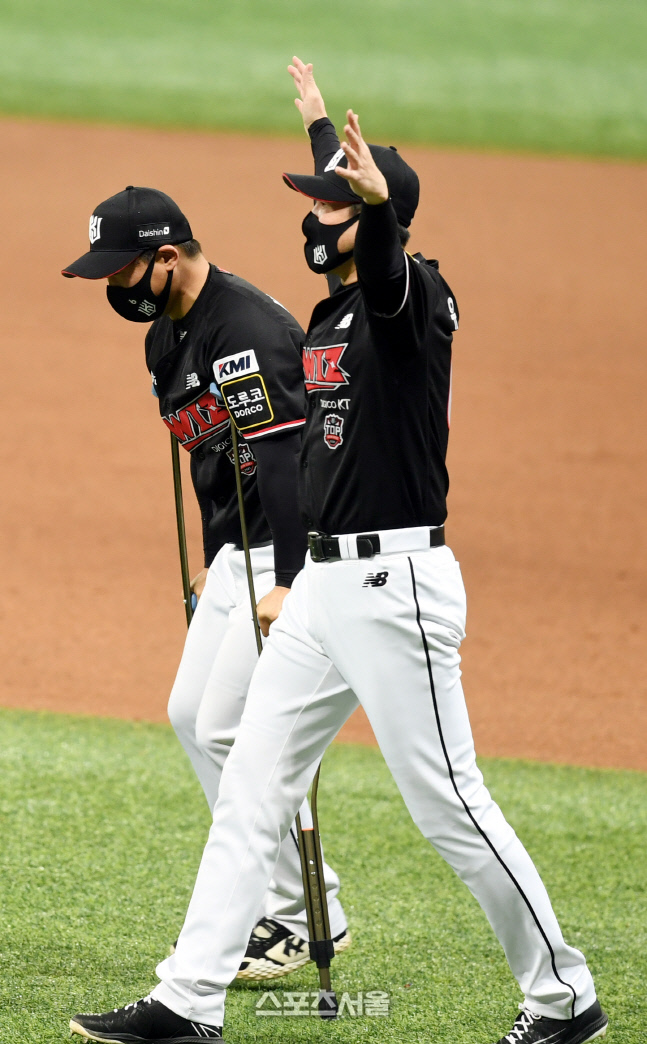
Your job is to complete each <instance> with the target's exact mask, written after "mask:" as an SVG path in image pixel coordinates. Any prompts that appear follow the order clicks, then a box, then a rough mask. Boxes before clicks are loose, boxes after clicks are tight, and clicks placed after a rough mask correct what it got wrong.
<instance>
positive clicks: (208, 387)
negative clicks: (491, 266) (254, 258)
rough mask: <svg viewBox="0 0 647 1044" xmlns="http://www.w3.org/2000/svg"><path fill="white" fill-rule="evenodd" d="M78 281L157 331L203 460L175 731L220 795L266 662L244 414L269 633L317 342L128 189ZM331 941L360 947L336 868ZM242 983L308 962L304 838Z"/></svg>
mask: <svg viewBox="0 0 647 1044" xmlns="http://www.w3.org/2000/svg"><path fill="white" fill-rule="evenodd" d="M63 274H64V275H78V276H82V277H85V278H90V279H99V278H102V277H107V280H108V289H107V294H108V300H109V301H110V304H111V305H112V306H113V307H114V308H115V309H116V311H117V312H119V314H120V315H123V316H124V317H125V318H127V319H132V320H134V321H137V322H151V321H152V326H151V327H150V329H149V331H148V332H147V335H146V363H147V366H148V369H149V370H150V373H151V378H152V390H153V394H154V395H156V396H157V398H158V401H159V408H160V413H161V415H162V419H163V421H164V423H165V424H166V425H167V426H168V427H169V428H170V430H171V432H172V433H173V435H174V436H175V437H176V438H177V439H178V441H179V443H180V445H181V446H182V447H183V448H184V449H186V450H187V451H188V452H189V453H190V455H191V476H192V479H193V485H194V488H195V492H196V495H197V498H198V501H199V504H200V510H201V516H202V526H203V543H204V569H203V570H202V571H201V572H200V573H199V574H198V576H197V577H196V578H195V580H194V581H193V584H192V586H193V590H194V592H195V594H196V595H197V596H199V601H198V605H197V608H196V612H195V614H194V616H193V619H192V621H191V626H190V628H189V632H188V635H187V639H186V644H185V648H184V653H183V656H182V661H181V663H180V667H179V670H178V674H177V678H176V680H175V684H174V686H173V691H172V693H171V698H170V701H169V717H170V719H171V722H172V724H173V727H174V729H175V731H176V733H177V735H178V737H179V739H180V742H181V743H182V745H183V747H184V749H185V750H186V752H187V754H188V755H189V757H190V759H191V762H192V764H193V767H194V769H195V772H196V774H197V776H198V779H199V780H200V783H201V784H202V787H203V789H204V792H205V795H206V798H207V801H208V803H209V808H210V809H213V807H214V805H215V803H216V799H217V796H218V787H219V783H220V775H221V772H222V766H223V764H224V761H225V758H226V757H227V755H228V753H229V750H230V749H231V746H232V744H233V742H234V739H235V736H236V730H237V728H238V724H239V722H240V717H241V714H242V710H243V707H244V704H245V698H246V695H247V688H248V686H249V680H250V678H251V675H252V671H253V669H254V667H255V666H256V663H257V661H258V654H257V651H256V644H255V639H254V633H253V624H252V616H251V611H250V601H249V590H248V584H247V577H246V572H245V562H244V554H243V551H242V544H241V539H242V538H241V526H240V519H239V511H238V503H237V495H236V481H235V469H234V463H233V460H234V458H233V449H232V438H231V420H230V418H231V416H233V418H234V420H235V423H236V427H237V429H238V431H239V432H240V434H241V436H243V438H240V439H239V459H240V468H241V475H242V484H243V495H244V503H245V514H246V522H247V532H248V538H249V542H250V545H251V559H252V568H253V573H254V583H255V591H256V594H257V596H260V601H259V604H258V614H259V621H260V624H261V627H262V629H263V631H264V633H265V634H267V632H268V629H269V626H270V624H271V623H272V622H273V621H274V620H275V619H276V617H277V616H278V613H279V611H280V608H281V604H282V601H283V598H284V597H285V595H286V594H287V592H288V590H289V588H290V586H291V584H292V581H293V580H294V577H295V576H296V574H297V573H298V572H299V570H300V569H301V568H302V566H303V561H304V558H305V552H306V533H305V529H304V528H303V525H302V523H301V520H300V519H299V514H298V508H297V475H298V470H299V469H298V457H299V449H300V443H301V432H302V429H303V425H304V422H305V397H304V392H303V370H302V364H301V349H302V345H303V336H304V335H303V330H302V329H301V327H300V326H299V324H298V323H297V322H296V320H295V319H294V318H293V317H292V316H291V315H290V313H289V312H287V311H286V309H285V308H283V307H282V306H281V305H280V304H279V303H278V302H277V301H275V300H273V299H272V298H271V297H268V295H267V294H264V293H262V292H261V291H260V290H258V289H257V288H256V287H254V286H252V285H251V284H250V283H247V282H245V280H244V279H240V278H239V277H238V276H235V275H232V273H231V272H226V271H223V270H222V269H220V268H218V267H216V265H213V264H209V262H208V261H207V260H206V258H205V257H204V256H203V254H202V252H201V249H200V245H199V243H198V242H197V241H196V240H194V239H193V237H192V233H191V229H190V227H189V223H188V221H187V219H186V218H185V216H184V215H183V214H182V212H181V211H180V210H179V208H178V207H177V205H176V204H175V203H174V202H173V200H171V199H170V198H169V197H168V196H167V195H165V194H164V193H163V192H159V191H157V190H154V189H148V188H137V187H133V186H129V187H128V188H127V189H125V190H124V191H123V192H119V193H117V195H116V196H112V197H111V198H110V199H108V200H106V201H104V202H103V203H101V204H100V205H99V206H98V207H97V208H96V210H95V212H94V213H93V215H92V217H91V219H90V250H89V252H88V253H87V254H85V255H84V256H83V257H82V258H80V259H79V260H78V261H76V262H75V263H74V264H72V265H70V266H69V268H67V269H65V270H64V273H63ZM324 874H325V880H326V886H327V894H328V900H329V913H330V920H331V932H332V935H333V937H336V948H337V950H341V949H345V948H346V947H347V946H348V943H349V936H348V933H347V932H346V920H345V916H344V913H343V910H342V908H341V905H340V903H339V900H338V899H337V898H336V896H337V892H338V890H339V881H338V879H337V877H336V875H335V874H334V873H333V871H332V870H331V869H330V868H329V867H326V868H325V871H324ZM259 908H260V909H261V911H262V916H261V917H260V919H259V921H258V923H257V924H256V927H255V929H254V932H253V933H252V936H251V939H250V944H249V947H248V952H247V953H246V955H245V957H244V959H243V961H242V962H241V967H240V969H239V972H238V976H239V977H240V978H245V979H271V978H275V977H279V976H282V975H285V974H286V973H288V972H290V971H293V970H294V969H295V968H298V967H301V966H302V965H303V964H305V963H307V961H308V960H309V953H308V943H307V939H308V929H307V922H306V913H305V908H304V898H303V882H302V874H301V863H300V859H299V853H298V847H297V844H296V834H295V831H291V832H290V834H289V835H288V836H287V838H286V839H285V841H284V843H283V845H282V848H281V856H280V858H279V860H278V863H277V867H276V871H275V874H274V877H273V880H272V882H271V884H270V886H269V889H268V892H267V895H266V897H265V900H264V903H262V904H259Z"/></svg>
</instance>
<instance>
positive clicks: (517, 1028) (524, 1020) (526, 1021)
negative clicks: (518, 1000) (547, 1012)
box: [503, 1009, 541, 1044]
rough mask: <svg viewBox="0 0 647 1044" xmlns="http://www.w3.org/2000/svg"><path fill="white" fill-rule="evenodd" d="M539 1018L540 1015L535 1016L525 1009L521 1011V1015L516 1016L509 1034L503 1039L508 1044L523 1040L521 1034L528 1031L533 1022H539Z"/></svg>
mask: <svg viewBox="0 0 647 1044" xmlns="http://www.w3.org/2000/svg"><path fill="white" fill-rule="evenodd" d="M540 1018H541V1015H535V1014H534V1012H532V1011H528V1010H527V1009H526V1010H524V1011H522V1012H521V1015H518V1016H517V1018H516V1019H515V1023H514V1026H513V1027H512V1029H511V1030H510V1032H509V1033H507V1034H506V1035H505V1037H504V1038H503V1039H504V1040H507V1041H509V1044H516V1041H519V1040H523V1036H522V1034H524V1033H525V1032H526V1030H528V1029H530V1027H531V1026H532V1024H533V1022H539V1020H540Z"/></svg>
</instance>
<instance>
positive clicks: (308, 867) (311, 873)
mask: <svg viewBox="0 0 647 1044" xmlns="http://www.w3.org/2000/svg"><path fill="white" fill-rule="evenodd" d="M230 419H231V441H232V449H233V454H234V469H235V472H236V492H237V494H238V513H239V515H240V530H241V534H242V540H243V553H244V555H245V570H246V572H247V584H248V587H249V597H250V602H251V606H252V620H253V621H254V634H255V635H256V647H257V649H258V655H259V656H260V655H261V652H262V651H263V640H262V638H261V629H260V626H259V623H258V613H257V612H256V594H255V592H254V574H253V573H252V560H251V555H250V553H249V540H248V537H247V523H246V521H245V504H244V500H243V483H242V478H241V473H240V459H239V457H238V432H237V430H236V425H235V423H234V419H233V417H231V418H230ZM320 769H321V765H319V767H318V768H317V771H316V773H315V777H314V779H313V781H312V794H311V798H310V806H311V809H312V816H311V817H309V819H308V822H306V823H305V824H304V823H303V822H302V819H301V816H300V814H299V813H298V812H297V817H296V824H297V837H298V842H299V856H300V859H301V874H302V876H303V894H304V898H305V907H306V917H307V919H308V935H309V937H310V943H309V948H310V959H311V960H313V961H314V962H315V964H316V965H317V969H318V971H319V985H320V987H321V988H320V990H319V1009H318V1010H319V1015H320V1016H321V1018H322V1019H334V1018H336V1016H337V997H336V996H335V993H334V990H333V988H332V985H331V981H330V962H331V960H332V958H333V957H334V956H335V945H334V943H333V941H332V939H331V936H330V923H329V919H328V899H327V896H326V886H325V882H324V876H323V857H322V853H321V838H320V836H319V821H318V818H317V790H318V787H319V772H320ZM304 818H305V817H304Z"/></svg>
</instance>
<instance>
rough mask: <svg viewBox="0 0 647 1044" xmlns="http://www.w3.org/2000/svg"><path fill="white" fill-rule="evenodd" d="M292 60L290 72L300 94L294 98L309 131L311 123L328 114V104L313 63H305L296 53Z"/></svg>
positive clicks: (289, 66) (289, 67)
mask: <svg viewBox="0 0 647 1044" xmlns="http://www.w3.org/2000/svg"><path fill="white" fill-rule="evenodd" d="M292 61H293V62H294V65H288V72H289V74H290V76H291V77H292V79H293V80H294V85H295V87H296V89H297V90H298V92H299V95H300V97H299V98H295V99H294V104H295V105H296V107H297V109H298V110H299V112H300V113H301V115H302V116H303V125H304V127H305V129H306V133H307V130H308V127H309V126H310V124H311V123H314V121H315V120H319V119H321V117H322V116H326V115H327V113H326V106H325V105H324V100H323V98H322V96H321V91H320V90H319V88H318V87H317V84H316V83H315V78H314V76H313V74H312V63H310V64H309V65H305V64H304V62H302V61H301V59H300V58H297V57H296V55H295V56H294V58H293V59H292Z"/></svg>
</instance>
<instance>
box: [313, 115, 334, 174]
mask: <svg viewBox="0 0 647 1044" xmlns="http://www.w3.org/2000/svg"><path fill="white" fill-rule="evenodd" d="M308 134H309V135H310V144H311V146H312V155H313V156H314V160H315V174H323V172H324V167H325V166H326V164H327V162H328V160H329V159H332V157H333V156H334V155H335V153H336V152H339V147H340V146H339V138H338V137H337V131H336V130H335V125H334V123H333V122H332V121H331V120H329V119H328V117H327V116H322V117H321V119H320V120H315V121H314V123H311V124H310V126H309V127H308Z"/></svg>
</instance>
